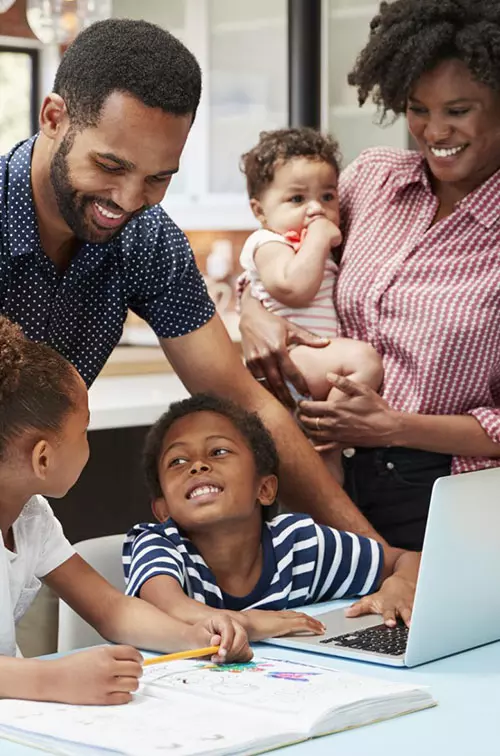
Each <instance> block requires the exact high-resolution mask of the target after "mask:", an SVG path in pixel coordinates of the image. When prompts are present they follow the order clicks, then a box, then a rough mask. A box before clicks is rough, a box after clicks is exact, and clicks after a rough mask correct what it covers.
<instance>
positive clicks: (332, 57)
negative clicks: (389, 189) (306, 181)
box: [322, 0, 408, 165]
mask: <svg viewBox="0 0 500 756" xmlns="http://www.w3.org/2000/svg"><path fill="white" fill-rule="evenodd" d="M377 12H378V3H376V2H369V1H368V0H324V2H323V35H324V36H323V40H322V42H323V45H322V47H323V66H322V71H323V76H322V127H323V128H324V129H327V130H329V131H331V132H332V133H333V134H334V135H335V137H336V138H337V139H338V141H339V143H340V149H341V152H342V155H343V163H344V165H347V164H348V163H350V162H351V160H353V159H354V158H355V157H356V156H357V155H359V153H360V152H361V151H362V150H363V149H366V148H367V147H376V146H379V145H380V146H381V145H384V146H390V147H407V146H408V131H407V127H406V121H405V119H404V118H399V119H398V120H396V121H395V122H392V123H391V120H390V116H389V117H388V122H387V124H384V125H383V126H380V125H379V123H378V115H377V109H376V107H375V106H374V105H373V104H371V103H370V102H367V103H365V105H364V106H363V107H362V108H360V107H359V105H358V100H357V92H356V89H355V87H350V86H349V85H348V83H347V74H348V73H349V71H350V70H351V69H352V67H353V66H354V63H355V61H356V58H357V56H358V53H359V52H360V51H361V49H362V48H363V47H364V45H365V44H366V42H367V41H368V36H369V31H370V21H371V19H372V18H373V17H374V16H375V15H376V14H377Z"/></svg>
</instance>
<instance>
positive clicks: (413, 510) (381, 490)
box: [343, 447, 451, 551]
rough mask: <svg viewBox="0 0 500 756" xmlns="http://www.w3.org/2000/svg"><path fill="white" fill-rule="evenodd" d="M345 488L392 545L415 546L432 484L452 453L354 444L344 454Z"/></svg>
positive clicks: (443, 471) (421, 535) (447, 467)
mask: <svg viewBox="0 0 500 756" xmlns="http://www.w3.org/2000/svg"><path fill="white" fill-rule="evenodd" d="M343 462H344V474H345V482H344V488H345V490H346V492H347V493H348V494H349V496H350V497H351V499H352V500H353V501H354V502H355V504H356V505H357V507H358V508H359V509H360V510H361V512H362V513H363V514H364V515H365V517H366V518H367V519H368V520H369V522H370V523H371V524H372V525H373V527H374V528H375V530H376V531H377V532H378V533H380V535H381V536H383V537H384V538H385V539H386V541H387V542H388V543H390V544H391V546H398V547H399V548H402V549H411V550H415V551H420V550H421V548H422V543H423V540H424V532H425V525H426V522H427V514H428V512H429V503H430V498H431V491H432V486H433V484H434V481H435V480H436V478H439V477H441V476H444V475H450V470H451V456H450V455H448V454H437V453H435V452H426V451H419V450H417V449H404V448H399V447H394V448H384V447H382V448H376V449H364V448H358V449H356V451H355V453H354V455H353V456H351V457H346V456H343Z"/></svg>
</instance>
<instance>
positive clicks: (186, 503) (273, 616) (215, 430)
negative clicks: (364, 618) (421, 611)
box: [123, 394, 418, 641]
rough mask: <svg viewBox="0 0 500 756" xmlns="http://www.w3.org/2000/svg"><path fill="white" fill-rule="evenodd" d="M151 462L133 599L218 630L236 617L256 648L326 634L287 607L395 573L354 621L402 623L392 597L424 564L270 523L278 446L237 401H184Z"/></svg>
mask: <svg viewBox="0 0 500 756" xmlns="http://www.w3.org/2000/svg"><path fill="white" fill-rule="evenodd" d="M144 463H145V470H146V477H147V481H148V484H149V488H150V492H151V496H152V499H153V513H154V515H155V517H156V519H157V522H156V523H140V524H138V525H136V526H135V527H134V528H132V530H130V532H129V533H128V535H127V538H126V540H125V543H124V550H123V563H124V571H125V579H126V582H127V589H126V592H127V594H128V595H130V596H139V597H141V598H143V599H145V600H146V601H149V602H150V603H152V604H154V605H155V606H156V607H158V608H159V609H162V610H163V611H164V612H166V613H167V614H169V615H170V616H171V617H173V618H179V619H180V618H182V620H183V621H184V622H193V623H194V622H199V621H200V620H205V621H207V620H209V619H210V618H211V617H213V616H214V613H215V614H218V613H219V612H220V611H221V610H224V611H225V612H228V613H229V614H230V616H231V618H232V619H233V620H235V621H236V622H237V623H238V624H241V625H243V627H244V629H245V630H246V631H247V633H248V637H249V639H250V640H251V641H258V640H262V639H264V638H267V637H270V636H278V635H285V634H289V633H303V632H307V633H314V634H321V633H322V632H323V631H324V628H323V626H322V624H321V622H320V621H319V620H318V619H315V618H314V617H309V616H307V615H306V614H304V613H302V612H295V611H287V610H289V609H296V608H297V607H301V606H303V605H305V604H312V603H316V602H320V601H329V600H330V599H333V598H341V597H346V596H357V595H366V594H370V593H373V592H374V591H377V590H378V589H379V586H380V584H381V582H382V580H384V579H385V578H386V577H389V576H390V575H391V577H390V578H389V580H388V581H387V582H388V586H387V588H385V587H383V588H382V589H381V590H380V591H379V593H378V594H377V595H376V596H375V595H374V596H373V597H368V596H366V597H365V598H364V599H362V600H361V601H360V602H358V603H357V604H355V605H354V606H353V607H351V608H350V616H356V615H357V614H362V613H366V612H369V611H380V612H381V613H383V614H385V616H386V621H387V623H388V624H391V623H393V620H394V617H393V615H392V612H389V613H386V612H385V611H384V609H383V606H382V604H383V601H384V598H383V597H384V595H385V592H386V590H388V591H389V594H390V595H392V596H395V595H399V594H398V592H399V590H400V588H398V586H403V585H405V582H404V580H403V582H401V581H400V580H399V578H401V577H404V575H403V574H402V571H403V573H406V575H407V579H408V580H409V582H410V583H411V584H412V585H414V584H415V582H416V574H417V569H418V565H417V564H416V563H415V564H411V565H408V564H406V565H405V562H408V558H407V555H405V554H404V552H402V551H400V550H395V549H391V548H390V547H382V546H381V544H378V543H377V542H376V541H373V540H371V539H369V538H364V537H362V536H358V535H355V534H353V533H345V532H342V531H339V530H335V529H334V528H330V527H327V526H325V525H318V524H317V523H315V522H314V521H313V520H312V519H311V518H310V517H308V516H306V515H302V514H284V515H280V516H278V517H275V518H273V519H271V520H269V521H267V518H266V517H265V516H264V513H266V512H268V511H269V507H271V505H272V504H273V502H274V500H275V497H276V493H277V488H278V464H279V460H278V455H277V452H276V448H275V445H274V442H273V439H272V438H271V436H270V434H269V432H268V431H267V430H266V428H265V427H264V425H263V424H262V422H261V420H260V419H259V417H258V416H257V415H254V414H249V413H248V412H245V410H243V409H242V408H240V407H237V406H236V405H234V404H232V403H231V402H229V401H227V400H224V399H221V398H218V397H215V396H211V395H209V394H199V395H197V396H193V397H191V398H189V399H185V400H184V401H182V402H177V403H176V404H173V405H172V406H171V407H170V409H169V410H168V411H167V412H166V413H165V414H164V415H163V416H162V417H161V418H160V419H159V420H158V422H157V423H156V424H155V425H154V426H153V427H152V429H151V430H150V432H149V434H148V437H147V440H146V448H145V455H144ZM413 556H414V555H413ZM393 573H394V574H393ZM396 573H398V574H397V575H396ZM404 590H406V589H404ZM374 607H376V608H374ZM391 618H392V619H391Z"/></svg>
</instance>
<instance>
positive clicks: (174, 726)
mask: <svg viewBox="0 0 500 756" xmlns="http://www.w3.org/2000/svg"><path fill="white" fill-rule="evenodd" d="M434 703H435V702H434V701H433V699H432V697H431V695H430V694H429V692H428V690H427V689H426V688H422V687H417V686H413V685H406V684H401V683H391V682H384V681H381V680H377V679H375V678H371V677H360V676H357V675H351V674H346V673H344V672H337V671H335V670H332V669H326V668H324V667H319V666H312V665H305V664H301V663H298V662H291V661H278V660H275V659H268V658H256V659H254V661H253V662H250V663H248V664H230V665H225V666H217V665H214V664H212V663H210V662H200V661H187V662H186V661H177V662H164V663H159V664H157V665H152V666H150V667H145V668H144V676H143V678H142V683H141V687H140V689H139V692H138V693H137V694H136V695H135V696H134V700H133V701H132V703H130V704H126V705H125V706H70V705H66V704H51V703H37V702H33V701H8V700H4V701H0V736H1V737H7V738H9V739H12V740H16V741H18V742H22V743H25V744H30V745H34V746H38V747H43V748H45V749H47V750H50V752H51V753H57V754H64V755H65V756H66V755H67V756H90V754H91V753H92V754H97V753H100V752H103V753H104V752H107V753H108V754H109V752H110V751H111V752H115V753H120V754H127V756H144V754H148V756H169V755H170V754H173V755H174V756H196V755H197V754H207V756H224V755H225V754H231V755H233V754H234V755H236V754H238V755H241V756H242V755H243V754H255V753H260V752H262V751H265V750H269V749H272V748H277V747H279V746H284V745H286V744H289V743H296V742H300V741H303V740H308V739H309V738H313V737H318V736H320V735H326V734H328V733H332V732H338V731H340V730H345V729H347V728H350V727H358V726H360V725H365V724H369V723H370V722H375V721H378V720H381V719H388V718H389V717H394V716H397V715H400V714H406V713H408V712H412V711H417V710H419V709H425V708H427V707H429V706H433V705H434Z"/></svg>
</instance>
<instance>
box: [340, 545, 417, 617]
mask: <svg viewBox="0 0 500 756" xmlns="http://www.w3.org/2000/svg"><path fill="white" fill-rule="evenodd" d="M420 556H421V555H420V552H416V551H404V552H403V553H402V554H401V556H400V557H399V558H398V560H397V561H396V564H395V565H394V572H393V574H392V575H390V576H389V577H388V578H386V580H384V582H383V583H382V586H381V588H380V590H379V591H377V593H372V594H371V595H370V596H364V597H363V598H362V599H361V600H360V601H357V602H356V603H355V604H353V605H352V606H350V607H349V608H348V609H346V616H347V617H359V616H361V615H362V614H381V615H382V618H383V620H384V622H385V624H386V625H387V626H388V627H394V626H395V625H396V621H397V619H398V617H401V619H402V620H403V622H404V623H405V625H407V626H408V627H409V626H410V621H411V613H412V609H413V601H414V599H415V589H416V587H417V577H418V569H419V567H420Z"/></svg>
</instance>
